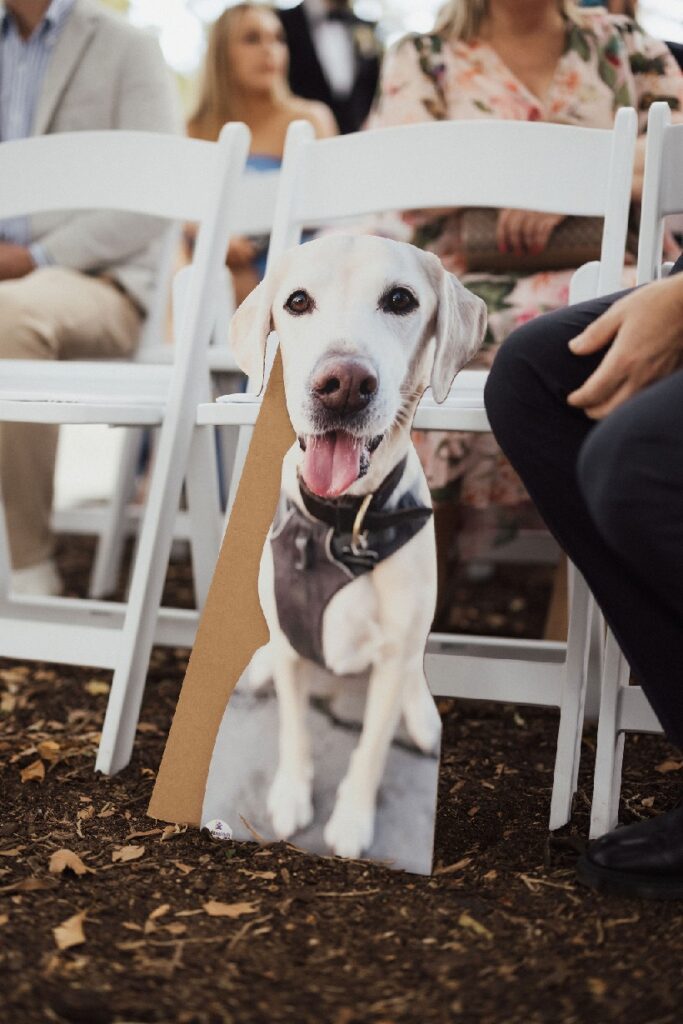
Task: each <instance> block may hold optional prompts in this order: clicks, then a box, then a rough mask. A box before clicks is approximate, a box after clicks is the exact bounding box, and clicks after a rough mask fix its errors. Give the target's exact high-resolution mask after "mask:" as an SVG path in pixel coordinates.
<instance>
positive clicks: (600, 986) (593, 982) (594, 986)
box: [586, 978, 607, 999]
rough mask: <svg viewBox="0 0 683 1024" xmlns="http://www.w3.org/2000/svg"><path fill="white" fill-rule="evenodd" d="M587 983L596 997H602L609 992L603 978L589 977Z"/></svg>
mask: <svg viewBox="0 0 683 1024" xmlns="http://www.w3.org/2000/svg"><path fill="white" fill-rule="evenodd" d="M586 984H587V985H588V991H589V992H590V994H591V995H592V996H595V997H596V999H602V997H603V996H604V995H605V993H606V992H607V985H606V983H605V982H604V981H603V980H602V978H587V979H586Z"/></svg>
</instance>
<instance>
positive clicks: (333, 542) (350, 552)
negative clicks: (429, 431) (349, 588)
mask: <svg viewBox="0 0 683 1024" xmlns="http://www.w3.org/2000/svg"><path fill="white" fill-rule="evenodd" d="M405 465H406V459H405V458H404V459H402V461H401V462H399V463H398V465H396V466H395V467H394V469H392V471H391V472H390V473H389V475H388V476H386V477H385V478H384V480H383V481H382V483H381V484H380V486H379V487H378V489H377V490H376V491H375V492H374V494H368V495H365V496H364V497H362V496H361V497H357V496H350V495H348V496H342V497H341V498H336V499H328V498H320V497H319V496H318V495H317V494H314V493H313V492H312V491H310V490H309V489H308V487H306V485H305V483H304V482H303V480H302V479H301V478H300V479H299V491H300V494H301V500H302V501H303V504H304V507H305V509H306V512H307V513H308V515H307V514H306V512H303V511H302V510H301V509H300V508H299V507H298V505H295V504H294V503H293V502H291V501H289V500H288V499H287V498H286V497H285V496H284V495H282V499H281V501H280V503H279V505H278V510H277V513H276V515H275V520H274V522H273V528H272V531H271V535H270V545H271V551H272V554H273V564H274V569H275V602H276V605H277V613H278V620H279V624H280V628H281V629H282V632H283V633H284V634H285V636H286V637H287V639H288V640H289V642H290V644H291V645H292V647H293V648H294V650H295V651H296V652H297V653H298V654H300V655H301V656H302V657H304V658H308V659H309V660H310V661H314V662H316V664H318V665H321V666H322V667H323V668H324V667H325V659H324V656H323V649H322V623H323V613H324V611H325V609H326V607H327V605H328V604H329V603H330V601H331V600H332V598H333V597H334V595H335V594H336V593H337V592H338V591H339V590H341V588H342V587H345V586H346V585H347V584H348V583H351V582H352V581H353V580H354V579H355V578H356V577H357V576H360V575H362V574H363V573H366V572H371V571H372V570H373V569H374V568H375V566H376V565H378V564H379V562H382V561H383V560H384V559H385V558H388V557H389V555H392V554H393V553H394V552H395V551H398V550H399V548H402V547H403V545H404V544H407V543H408V541H409V540H411V539H412V538H413V537H414V536H415V535H416V533H418V531H419V530H421V529H422V527H423V526H424V525H425V523H426V522H427V520H428V519H429V517H430V516H431V514H432V510H431V508H427V507H426V506H424V505H420V504H419V502H418V501H417V499H416V497H415V496H414V495H413V494H412V492H410V491H408V492H407V493H406V494H404V495H402V497H401V499H400V501H399V502H398V505H397V506H396V507H395V508H392V509H385V507H384V506H385V505H386V502H387V501H388V499H389V497H390V495H391V493H392V492H393V491H394V489H395V488H396V485H397V484H398V482H399V480H400V479H401V477H402V475H403V471H404V469H405Z"/></svg>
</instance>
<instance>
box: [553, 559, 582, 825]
mask: <svg viewBox="0 0 683 1024" xmlns="http://www.w3.org/2000/svg"><path fill="white" fill-rule="evenodd" d="M570 576H571V582H570V594H571V597H570V603H569V631H568V636H567V654H566V658H565V668H564V682H563V686H562V695H561V703H560V726H559V729H558V734H557V752H556V755H555V774H554V778H553V793H552V799H551V803H550V829H551V830H554V829H557V828H561V827H562V826H563V825H566V824H567V822H568V821H569V819H570V817H571V810H572V799H573V797H574V793H575V792H576V787H577V782H578V775H579V760H580V756H581V731H582V726H583V709H584V701H585V698H586V672H587V658H588V624H589V616H590V608H591V603H592V599H591V596H590V591H589V590H588V587H587V585H586V583H585V581H584V579H583V577H582V576H581V575H580V574H579V572H578V571H577V570H576V569H575V568H574V567H573V566H572V567H571V568H570Z"/></svg>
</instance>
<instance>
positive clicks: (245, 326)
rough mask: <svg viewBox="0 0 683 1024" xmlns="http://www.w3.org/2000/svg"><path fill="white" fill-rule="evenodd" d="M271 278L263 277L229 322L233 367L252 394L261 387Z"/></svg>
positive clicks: (269, 328) (269, 320)
mask: <svg viewBox="0 0 683 1024" xmlns="http://www.w3.org/2000/svg"><path fill="white" fill-rule="evenodd" d="M272 280H273V279H272V275H271V277H270V279H269V278H267V277H266V278H264V280H263V281H261V283H260V284H259V285H257V286H256V288H254V290H253V291H252V292H250V293H249V295H247V297H246V299H245V300H244V302H242V304H241V305H240V306H238V307H237V309H236V310H235V312H234V314H233V317H232V320H231V321H230V331H229V333H228V345H229V346H230V349H231V351H232V354H233V355H234V357H235V360H236V362H237V365H238V366H239V368H240V370H242V372H243V373H246V375H247V377H248V378H249V380H250V381H251V389H252V391H254V392H256V393H258V392H259V391H260V390H261V388H262V387H263V369H264V368H263V364H264V361H265V357H266V342H267V340H268V335H269V334H270V332H271V331H272V329H273V320H272V315H271V306H272V302H273V291H274V287H273V284H272Z"/></svg>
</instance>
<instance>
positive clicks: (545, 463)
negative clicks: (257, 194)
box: [486, 257, 683, 748]
mask: <svg viewBox="0 0 683 1024" xmlns="http://www.w3.org/2000/svg"><path fill="white" fill-rule="evenodd" d="M679 271H683V257H681V258H680V259H679V260H678V262H677V263H676V266H675V267H674V270H673V271H672V273H673V272H679ZM623 294H624V293H623V292H619V293H616V294H614V295H609V296H605V297H604V298H600V299H595V300H592V301H589V302H583V303H580V304H578V305H575V306H570V307H568V308H567V309H561V310H558V311H556V312H554V313H549V314H547V315H545V316H542V317H539V318H538V319H536V320H532V321H531V322H529V323H527V324H525V325H524V326H523V327H521V328H519V329H518V330H516V331H514V332H513V333H512V334H511V335H510V336H509V338H508V339H507V341H506V342H505V343H504V345H503V346H502V348H501V350H500V352H499V353H498V355H497V356H496V359H495V362H494V365H493V368H492V370H491V373H490V375H489V379H488V382H487V385H486V408H487V411H488V415H489V419H490V422H491V426H492V428H493V432H494V434H495V436H496V438H497V440H498V442H499V443H500V446H501V448H502V449H503V451H504V452H505V454H506V455H507V457H508V458H509V460H510V462H511V463H512V465H513V466H514V467H515V469H516V470H517V472H518V473H519V475H520V476H521V478H522V480H523V481H524V484H525V485H526V487H527V489H528V491H529V494H530V495H531V497H532V499H533V500H534V502H535V503H536V505H537V507H538V509H539V511H540V513H541V515H542V516H543V518H544V519H545V521H546V523H547V525H548V527H549V529H550V530H551V531H552V532H553V534H554V535H555V537H556V538H557V540H558V541H559V543H560V544H561V545H562V547H563V548H564V550H565V551H566V552H567V554H568V555H569V557H570V558H571V560H572V561H573V562H574V563H575V565H576V566H577V567H578V568H579V569H580V571H581V572H582V573H583V575H584V577H585V578H586V581H587V582H588V585H589V587H590V588H591V590H592V592H593V594H594V595H595V597H596V599H597V601H598V604H599V605H600V607H601V609H602V611H603V614H604V616H605V618H606V620H607V622H608V623H609V625H610V627H611V628H612V630H613V632H614V634H615V636H616V638H617V640H618V642H619V645H620V647H621V649H622V651H623V652H624V654H625V655H626V657H627V659H628V661H629V663H630V665H631V668H632V670H633V672H634V674H635V675H636V677H637V679H638V681H639V682H640V683H641V685H642V686H643V689H644V690H645V693H646V694H647V697H648V699H649V700H650V703H651V704H652V706H653V708H654V710H655V712H656V713H657V715H658V717H659V719H660V721H661V723H662V725H663V727H664V730H665V732H666V734H667V736H668V737H669V739H670V740H672V742H674V743H676V744H677V745H678V746H679V747H682V748H683V369H681V370H677V371H675V372H674V373H672V374H671V375H670V376H668V377H666V378H664V379H663V380H660V381H658V382H657V383H655V384H652V385H651V386H650V387H648V388H646V389H644V390H643V391H641V392H639V393H638V394H637V395H635V396H634V397H633V398H631V399H630V400H629V401H627V402H625V403H624V404H623V405H622V406H620V407H619V408H617V409H615V411H614V412H613V413H611V415H609V416H608V417H606V419H604V420H602V421H599V422H595V421H593V420H590V419H589V418H588V417H587V416H586V415H585V414H584V413H583V412H581V411H579V410H576V409H573V408H571V407H570V406H568V405H567V402H566V398H567V395H568V394H569V392H571V391H573V390H575V388H577V387H579V386H580V385H581V384H582V383H583V382H584V381H585V380H586V378H587V377H588V376H589V375H590V374H591V373H592V372H593V370H595V368H596V367H597V366H598V365H599V363H600V360H601V359H602V357H603V355H604V351H606V350H604V351H603V352H600V353H598V354H596V355H592V356H575V355H574V354H573V353H572V352H571V351H570V350H569V348H568V342H569V341H570V340H571V339H572V338H573V337H574V336H575V335H577V334H579V333H580V332H581V331H582V330H583V329H584V328H585V327H586V326H587V325H588V324H590V323H591V322H592V321H593V320H594V319H595V318H596V317H597V316H599V314H600V313H602V312H604V310H605V309H607V308H608V307H609V306H610V305H611V304H612V303H613V302H614V301H615V299H617V298H618V297H619V295H623Z"/></svg>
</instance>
